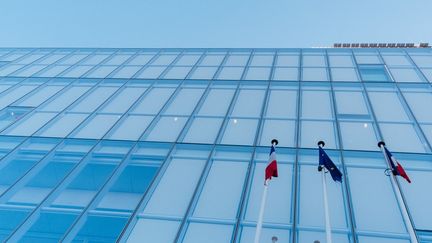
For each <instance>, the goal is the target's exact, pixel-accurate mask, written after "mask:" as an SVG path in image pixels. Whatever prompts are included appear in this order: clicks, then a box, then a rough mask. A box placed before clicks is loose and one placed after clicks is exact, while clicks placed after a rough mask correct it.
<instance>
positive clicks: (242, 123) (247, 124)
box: [221, 119, 258, 145]
mask: <svg viewBox="0 0 432 243" xmlns="http://www.w3.org/2000/svg"><path fill="white" fill-rule="evenodd" d="M257 125H258V121H257V120H256V119H230V120H228V123H227V125H226V128H225V131H224V135H223V137H222V141H221V143H223V144H242V145H252V144H253V142H254V140H255V133H256V130H257Z"/></svg>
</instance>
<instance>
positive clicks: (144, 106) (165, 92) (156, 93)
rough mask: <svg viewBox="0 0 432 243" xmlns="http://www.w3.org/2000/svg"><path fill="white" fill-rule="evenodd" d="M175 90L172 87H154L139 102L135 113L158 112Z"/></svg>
mask: <svg viewBox="0 0 432 243" xmlns="http://www.w3.org/2000/svg"><path fill="white" fill-rule="evenodd" d="M174 90H175V89H172V88H153V89H152V90H150V92H148V93H147V94H146V95H145V96H144V98H143V99H142V100H141V101H140V102H138V104H137V105H136V107H135V109H134V110H133V113H138V114H153V115H155V114H157V113H158V112H159V111H160V109H161V108H162V107H163V105H164V104H165V102H167V100H168V99H169V98H170V97H171V95H172V93H174Z"/></svg>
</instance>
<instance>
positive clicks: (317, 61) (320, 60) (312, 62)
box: [303, 55, 326, 67]
mask: <svg viewBox="0 0 432 243" xmlns="http://www.w3.org/2000/svg"><path fill="white" fill-rule="evenodd" d="M325 66H326V60H325V56H312V55H311V56H309V55H307V56H305V55H304V56H303V67H325Z"/></svg>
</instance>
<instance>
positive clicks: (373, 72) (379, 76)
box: [359, 66, 390, 82]
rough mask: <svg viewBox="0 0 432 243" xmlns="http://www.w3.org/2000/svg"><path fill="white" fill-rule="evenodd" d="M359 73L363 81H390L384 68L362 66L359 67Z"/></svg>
mask: <svg viewBox="0 0 432 243" xmlns="http://www.w3.org/2000/svg"><path fill="white" fill-rule="evenodd" d="M359 72H360V75H361V78H362V79H363V81H376V82H380V81H381V82H388V81H390V78H389V76H388V75H387V71H386V70H385V68H384V66H362V67H359Z"/></svg>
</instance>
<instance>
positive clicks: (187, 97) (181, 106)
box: [164, 88, 204, 115]
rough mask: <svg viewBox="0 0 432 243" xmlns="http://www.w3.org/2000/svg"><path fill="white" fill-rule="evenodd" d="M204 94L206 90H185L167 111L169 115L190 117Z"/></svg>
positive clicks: (182, 90)
mask: <svg viewBox="0 0 432 243" xmlns="http://www.w3.org/2000/svg"><path fill="white" fill-rule="evenodd" d="M203 93H204V89H191V88H183V89H181V90H180V92H178V93H177V95H176V96H175V97H174V100H172V101H171V104H170V105H169V106H168V108H167V109H166V110H165V112H164V114H167V115H190V114H191V113H192V111H193V110H194V108H195V106H196V104H197V103H198V101H199V99H200V98H201V96H202V94H203Z"/></svg>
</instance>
